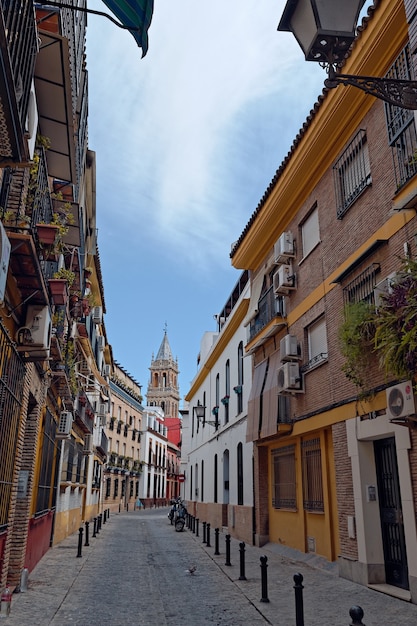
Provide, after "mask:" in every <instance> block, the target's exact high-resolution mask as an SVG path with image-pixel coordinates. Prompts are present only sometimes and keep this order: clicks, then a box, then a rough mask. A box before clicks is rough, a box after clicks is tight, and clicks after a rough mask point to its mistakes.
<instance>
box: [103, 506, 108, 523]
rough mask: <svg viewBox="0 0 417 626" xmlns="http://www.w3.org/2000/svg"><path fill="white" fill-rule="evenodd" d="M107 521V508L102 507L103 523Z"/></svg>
mask: <svg viewBox="0 0 417 626" xmlns="http://www.w3.org/2000/svg"><path fill="white" fill-rule="evenodd" d="M106 522H107V509H104V511H103V524H105V523H106Z"/></svg>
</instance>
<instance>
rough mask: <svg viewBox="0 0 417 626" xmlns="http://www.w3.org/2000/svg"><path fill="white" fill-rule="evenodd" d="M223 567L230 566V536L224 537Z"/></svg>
mask: <svg viewBox="0 0 417 626" xmlns="http://www.w3.org/2000/svg"><path fill="white" fill-rule="evenodd" d="M225 565H232V564H231V562H230V535H226V562H225Z"/></svg>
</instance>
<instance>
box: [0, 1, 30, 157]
mask: <svg viewBox="0 0 417 626" xmlns="http://www.w3.org/2000/svg"><path fill="white" fill-rule="evenodd" d="M1 9H2V10H1V13H0V57H1V69H0V120H1V122H0V134H1V136H2V139H3V140H2V142H1V143H0V159H1V160H2V161H3V162H7V161H9V162H10V163H22V162H25V161H27V160H28V158H29V149H28V141H27V138H26V136H25V133H26V131H29V134H31V133H32V134H33V133H36V128H34V125H35V123H34V116H31V115H29V123H31V125H32V126H31V128H26V120H27V119H28V110H29V109H30V110H29V113H31V112H32V109H33V107H32V105H31V106H29V103H30V98H31V86H32V79H33V75H34V66H35V60H36V54H37V50H38V44H37V29H36V23H35V14H34V10H33V2H32V1H31V0H21V1H20V2H2V3H1Z"/></svg>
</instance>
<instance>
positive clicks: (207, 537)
mask: <svg viewBox="0 0 417 626" xmlns="http://www.w3.org/2000/svg"><path fill="white" fill-rule="evenodd" d="M206 533H207V536H206V539H207V542H206V546H207V547H208V548H211V544H210V524H207V528H206Z"/></svg>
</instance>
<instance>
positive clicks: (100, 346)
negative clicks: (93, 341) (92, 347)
mask: <svg viewBox="0 0 417 626" xmlns="http://www.w3.org/2000/svg"><path fill="white" fill-rule="evenodd" d="M97 346H98V349H99V350H100V351H101V352H103V350H104V348H105V347H106V338H105V336H104V335H99V336H98V337H97Z"/></svg>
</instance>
